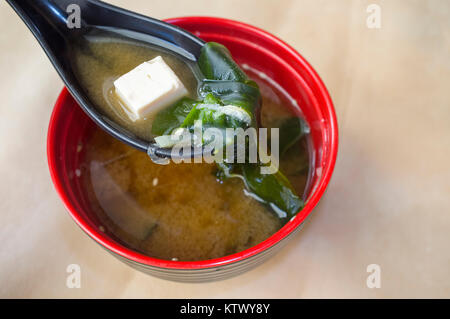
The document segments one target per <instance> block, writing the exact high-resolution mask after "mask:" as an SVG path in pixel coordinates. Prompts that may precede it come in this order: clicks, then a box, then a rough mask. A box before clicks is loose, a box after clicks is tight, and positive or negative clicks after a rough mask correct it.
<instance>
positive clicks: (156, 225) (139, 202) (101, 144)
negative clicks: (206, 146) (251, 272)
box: [74, 37, 309, 261]
mask: <svg viewBox="0 0 450 319" xmlns="http://www.w3.org/2000/svg"><path fill="white" fill-rule="evenodd" d="M88 44H89V45H88V49H89V53H88V54H86V52H82V51H83V50H80V51H78V52H77V51H76V52H75V55H74V57H75V60H74V61H75V64H76V65H77V68H78V70H79V77H80V80H81V81H82V83H84V84H85V87H86V91H87V93H88V95H89V96H90V98H91V99H92V101H94V103H95V104H96V105H97V106H98V107H99V108H100V109H101V110H102V111H103V112H105V113H106V114H107V115H108V116H110V117H111V118H112V119H113V120H115V121H117V122H118V123H119V124H121V125H124V126H126V127H127V128H128V129H129V130H130V131H133V132H135V133H136V134H137V135H138V136H140V137H142V138H145V139H149V138H152V136H151V133H150V128H151V119H144V120H142V121H138V122H132V121H131V120H130V119H129V117H128V116H127V114H126V110H125V109H124V108H123V107H122V106H121V105H120V104H117V100H116V99H114V98H112V88H113V81H114V80H115V79H116V78H117V77H119V76H120V75H122V74H124V73H126V72H128V71H129V70H131V69H132V68H134V67H136V66H137V65H139V64H140V63H142V62H144V61H148V60H150V59H152V58H154V57H155V56H156V55H161V56H163V58H164V59H165V60H166V62H167V63H168V64H169V65H170V66H171V67H172V68H173V69H174V71H175V72H176V73H177V75H178V76H179V77H180V79H181V80H182V81H183V83H184V84H185V85H186V87H187V88H188V89H189V92H190V95H191V96H192V97H194V98H195V97H196V94H197V93H196V87H197V84H198V77H196V75H195V74H196V70H195V66H193V65H192V64H190V62H188V61H185V60H183V59H180V58H179V57H176V56H174V55H171V54H169V53H167V52H163V51H161V50H159V51H158V50H155V48H150V47H148V46H145V45H143V44H140V43H129V42H124V41H122V40H120V39H118V38H116V37H114V38H111V39H103V38H95V37H91V39H90V40H89V41H88ZM84 50H85V49H84ZM92 53H94V54H92ZM100 57H101V60H102V61H103V62H100V60H99V58H100ZM248 74H249V76H250V77H252V78H253V79H254V80H255V81H256V82H257V83H258V84H259V86H260V90H261V95H262V98H263V103H262V108H261V125H262V126H263V127H268V128H270V127H279V124H280V123H281V122H282V121H283V120H284V119H286V118H289V117H292V116H293V112H292V110H291V108H290V107H291V106H292V105H289V103H291V100H290V99H289V98H288V97H286V95H285V94H283V92H280V91H279V90H278V89H277V88H276V87H274V86H272V85H270V83H269V82H267V81H265V80H264V79H263V78H260V77H258V75H257V73H255V74H252V73H251V72H250V71H249V72H248ZM82 148H83V152H82V153H81V154H83V156H82V159H81V160H82V161H81V165H80V172H78V173H79V174H77V175H79V177H80V181H81V183H82V186H83V187H84V189H85V191H86V199H87V200H88V201H89V206H91V207H93V210H94V214H96V216H97V217H98V220H99V222H100V225H99V227H100V230H102V231H105V232H107V233H109V234H110V235H112V236H113V237H115V238H118V239H119V240H120V241H121V242H122V243H123V244H124V245H126V246H127V247H129V248H131V249H133V250H135V251H138V252H141V253H143V254H146V255H148V256H152V257H156V258H160V259H166V260H179V261H195V260H205V259H212V258H218V257H223V256H226V255H229V254H233V253H236V252H239V251H242V250H245V249H247V248H250V247H252V246H254V245H256V244H258V243H260V242H262V241H263V240H265V239H267V238H268V237H270V236H271V235H272V234H274V233H275V232H276V231H277V230H279V229H280V227H281V226H282V224H281V222H280V220H279V218H278V217H277V215H276V214H275V213H274V212H273V211H272V210H271V209H270V208H269V207H268V206H265V205H263V204H261V203H260V202H258V201H257V200H256V199H254V197H252V196H250V195H248V192H247V191H246V190H245V187H244V183H243V182H242V180H240V179H234V178H233V179H227V180H225V181H223V182H219V181H218V179H217V178H216V175H215V172H216V170H217V168H216V165H215V164H206V163H202V164H198V163H196V164H193V163H192V164H189V163H184V164H174V163H170V164H169V165H158V164H155V163H153V162H152V161H151V160H150V159H149V157H148V155H147V154H145V153H143V152H140V151H137V150H135V149H133V148H132V147H130V146H128V145H126V144H124V143H121V142H120V141H118V140H116V139H114V138H113V137H111V136H109V135H108V134H106V133H104V132H103V131H101V130H100V129H97V128H96V129H95V130H94V132H93V133H92V136H91V137H90V138H89V140H88V141H87V142H86V143H85V145H83V146H82ZM307 149H308V148H307V138H302V140H300V142H298V143H297V145H295V146H294V147H292V148H291V149H290V150H289V151H288V154H285V156H283V157H282V159H281V163H280V169H281V170H282V171H283V172H284V173H285V175H286V177H287V178H288V179H289V180H290V182H291V183H292V185H293V187H294V188H295V191H296V192H297V194H299V195H300V196H301V195H302V194H304V192H305V185H306V181H307V176H308V169H309V164H308V163H309V158H308V152H307Z"/></svg>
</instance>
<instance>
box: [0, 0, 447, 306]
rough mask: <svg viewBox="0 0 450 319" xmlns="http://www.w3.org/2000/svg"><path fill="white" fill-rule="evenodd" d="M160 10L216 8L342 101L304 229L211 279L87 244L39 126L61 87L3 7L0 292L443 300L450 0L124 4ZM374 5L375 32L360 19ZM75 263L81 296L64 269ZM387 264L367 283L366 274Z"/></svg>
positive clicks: (166, 13) (211, 11) (156, 13)
mask: <svg viewBox="0 0 450 319" xmlns="http://www.w3.org/2000/svg"><path fill="white" fill-rule="evenodd" d="M110 2H111V3H113V4H116V5H119V6H122V7H126V8H128V9H130V10H133V11H138V12H141V13H143V14H146V15H149V16H153V17H156V18H168V17H175V16H188V15H209V16H220V17H226V18H231V19H235V20H240V21H243V22H247V23H250V24H253V25H256V26H258V27H261V28H263V29H265V30H267V31H269V32H271V33H273V34H275V35H277V36H278V37H280V38H281V39H283V40H285V41H287V42H288V43H289V44H291V45H292V46H293V47H294V48H296V49H297V50H298V51H299V52H300V53H301V54H302V55H303V56H304V57H306V59H307V60H308V61H309V62H310V63H311V64H312V65H313V67H314V68H315V69H316V70H317V71H318V73H319V74H320V75H321V77H322V79H323V80H324V82H325V84H326V85H327V87H328V89H329V91H330V93H331V96H332V98H333V100H334V103H335V107H336V112H337V115H338V121H339V129H340V148H339V154H338V160H337V164H336V168H335V173H334V176H333V178H332V181H331V183H330V186H329V188H328V190H327V192H326V194H325V196H324V198H323V200H322V201H321V202H320V204H319V205H318V207H317V208H316V209H315V211H314V212H313V216H312V217H311V218H310V219H309V220H308V222H307V224H306V225H305V227H304V228H303V230H302V231H301V232H300V234H298V235H297V236H296V237H295V238H294V239H293V240H292V241H291V242H290V243H289V244H288V245H287V247H285V249H284V250H283V251H282V252H280V253H279V254H278V255H276V256H275V257H274V258H273V259H271V260H270V261H269V262H267V263H265V264H264V265H262V266H260V267H258V268H256V269H255V270H252V271H250V272H248V273H246V274H244V275H241V276H239V277H236V278H233V279H229V280H226V281H221V282H215V283H208V284H180V283H173V282H167V281H163V280H160V279H156V278H152V277H149V276H147V275H145V274H142V273H139V272H137V271H135V270H133V269H131V268H129V267H128V266H126V265H124V264H122V263H121V262H120V261H118V260H116V259H115V258H114V257H112V256H111V255H110V254H108V253H107V252H106V251H105V250H103V249H102V248H100V247H99V246H98V245H97V244H96V243H94V242H93V241H92V240H91V239H89V238H88V237H87V236H86V235H85V234H84V233H83V232H82V231H81V230H80V229H79V228H78V227H77V226H76V225H75V223H74V222H73V221H72V220H71V218H70V217H69V215H68V213H67V212H66V211H65V209H64V207H63V205H62V202H61V201H60V200H59V198H58V196H57V194H56V192H55V190H54V189H53V185H52V183H51V180H50V176H49V172H48V168H47V162H46V153H45V148H46V131H47V125H48V121H49V117H50V114H51V111H52V106H53V104H54V102H55V100H56V98H57V96H58V94H59V92H60V90H61V88H62V82H61V80H60V79H59V78H58V76H57V74H56V72H55V71H54V70H53V68H52V67H51V65H50V62H49V61H48V60H47V58H46V57H45V55H44V53H43V51H41V49H40V47H39V46H38V44H37V42H36V41H35V40H34V38H33V36H32V35H31V33H29V31H28V30H27V29H26V27H25V25H24V24H23V23H22V22H21V21H20V20H19V18H18V17H17V16H16V15H15V14H14V13H13V11H12V9H11V8H9V6H8V5H7V4H6V3H5V1H1V2H0V29H1V30H2V32H0V45H1V49H2V50H0V96H1V97H2V99H1V101H2V104H1V105H0V145H1V151H0V212H1V214H0V242H1V249H0V297H33V298H37V297H44V298H45V297H57V298H64V297H69V298H78V297H87V298H94V297H123V298H126V297H138V298H201V297H212V298H227V297H236V298H259V297H261V298H311V297H312V298H314V297H339V298H342V297H344V298H345V297H355V298H360V297H369V298H372V297H387V298H390V297H450V249H449V244H450V169H449V164H450V160H449V158H450V93H449V92H450V91H449V90H450V59H449V53H450V2H449V1H446V0H443V1H438V0H434V1H419V0H416V1H406V0H397V1H375V0H374V1H357V0H355V1H333V0H327V1H324V0H321V1H317V0H310V1H299V0H283V1H281V0H277V1H272V0H251V1H250V0H227V1H199V0H191V1H184V0H178V1H172V0H168V1H146V0H135V1H130V0H128V1H125V0H115V1H110ZM370 3H377V4H379V5H380V6H381V10H382V11H381V13H382V15H381V18H382V20H381V21H382V24H381V28H380V29H369V28H367V26H366V19H367V16H368V13H367V12H366V8H367V6H368V5H369V4H370ZM69 264H79V265H80V266H81V271H82V273H81V274H82V277H81V280H82V281H81V283H82V286H81V288H80V289H69V288H67V287H66V277H67V273H66V267H67V265H69ZM369 264H378V265H380V267H381V288H379V289H369V288H368V287H367V286H366V278H367V276H368V275H369V274H368V273H367V271H366V267H367V266H368V265H369Z"/></svg>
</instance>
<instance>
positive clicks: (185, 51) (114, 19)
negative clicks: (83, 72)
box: [6, 0, 211, 162]
mask: <svg viewBox="0 0 450 319" xmlns="http://www.w3.org/2000/svg"><path fill="white" fill-rule="evenodd" d="M6 1H7V2H8V3H9V4H10V5H11V7H12V8H13V9H14V10H15V11H16V13H17V14H18V15H19V16H20V17H21V18H22V20H23V21H24V22H25V24H26V25H27V26H28V28H29V29H30V30H31V32H32V33H33V34H34V36H35V37H36V39H37V40H38V42H39V43H40V45H41V46H42V48H43V49H44V51H45V53H46V54H47V56H48V58H49V59H50V61H51V62H52V64H53V66H54V67H55V69H56V71H57V72H58V74H59V75H60V77H61V78H62V80H63V81H64V84H65V85H66V87H67V89H68V90H69V92H70V93H71V94H72V96H73V97H74V98H75V100H76V101H77V102H78V104H79V105H80V106H81V108H82V109H83V110H84V111H85V112H86V114H88V115H89V117H90V118H91V119H92V120H93V121H94V122H95V123H96V124H97V125H99V126H100V127H101V128H102V129H104V130H105V131H106V132H108V133H109V134H111V135H112V136H113V137H115V138H117V139H119V140H121V141H122V142H125V143H127V144H128V145H131V146H133V147H135V148H137V149H138V150H140V151H144V152H147V153H148V154H149V155H150V157H151V158H152V160H154V161H159V160H160V159H161V161H160V162H164V159H168V158H172V157H173V156H172V154H171V153H172V152H171V151H172V150H171V149H166V148H160V147H158V146H157V144H155V143H152V142H149V141H145V140H142V139H140V138H138V137H137V136H136V135H135V134H133V133H132V132H130V131H128V130H126V129H125V128H123V127H121V126H119V125H118V124H116V123H115V122H113V121H112V120H111V119H109V118H108V117H107V116H105V115H104V114H102V113H101V112H99V111H98V110H97V109H96V108H95V107H94V105H93V104H92V103H91V102H90V100H89V98H88V97H87V96H86V94H85V93H84V91H83V89H82V86H81V85H80V83H79V82H78V80H77V78H76V76H75V73H74V70H73V69H72V63H70V61H69V54H68V51H69V49H70V48H69V46H70V44H73V43H74V42H76V41H77V40H79V39H80V38H81V37H82V35H83V34H85V33H86V32H88V31H91V30H92V29H98V30H100V32H101V30H102V29H101V27H110V28H111V27H112V28H117V29H123V30H129V31H134V32H136V33H137V34H145V35H148V37H145V41H146V42H149V43H152V44H155V45H158V46H161V45H162V44H163V45H164V47H165V48H166V49H172V50H174V51H176V53H177V54H182V55H183V56H185V57H187V58H189V59H191V60H194V61H196V60H197V58H198V57H199V55H200V50H201V48H202V47H203V45H204V43H205V42H204V41H203V40H201V39H199V38H197V37H196V36H194V35H193V34H191V33H189V32H187V31H185V30H183V29H181V28H178V27H176V26H174V25H171V24H168V23H165V22H163V21H160V20H156V19H153V18H149V17H146V16H143V15H140V14H137V13H134V12H130V11H127V10H124V9H121V8H118V7H115V6H112V5H109V4H106V3H104V2H101V1H96V0H6ZM74 5H75V6H74ZM69 6H70V7H69ZM76 6H77V7H76ZM74 8H75V9H74ZM78 8H79V13H80V16H81V19H80V25H76V24H74V22H76V20H72V19H68V18H69V13H72V12H74V13H75V12H76V11H75V10H78ZM72 10H73V11H72ZM68 20H70V21H68ZM130 34H131V33H130ZM140 40H142V39H140ZM203 151H205V152H206V150H201V151H198V150H194V149H193V150H192V151H191V152H189V154H182V152H180V154H176V155H175V156H176V157H185V158H186V157H198V156H202V155H204V154H203ZM210 152H211V150H209V151H208V154H209V153H210ZM205 154H206V153H205Z"/></svg>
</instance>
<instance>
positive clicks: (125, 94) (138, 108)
mask: <svg viewBox="0 0 450 319" xmlns="http://www.w3.org/2000/svg"><path fill="white" fill-rule="evenodd" d="M114 88H115V91H116V94H117V95H118V96H119V98H120V99H121V100H122V102H123V103H124V104H125V106H126V107H127V108H128V109H129V111H131V112H132V113H133V114H134V115H135V116H136V118H132V120H137V119H140V118H144V117H147V116H149V115H152V114H155V113H157V112H158V111H160V110H161V109H163V108H164V107H166V106H170V105H171V104H172V103H174V102H176V101H177V100H179V99H180V98H182V97H183V96H185V95H187V93H188V92H187V90H186V88H185V87H184V85H183V83H182V82H181V81H180V79H179V78H178V77H177V75H176V74H175V73H174V72H173V71H172V69H171V68H170V67H169V66H168V65H167V64H166V62H164V60H163V58H162V57H160V56H158V57H156V58H154V59H153V60H150V61H148V62H144V63H142V64H141V65H138V66H137V67H136V68H134V69H133V70H131V71H130V72H128V73H126V74H124V75H122V76H121V77H120V78H118V79H117V80H116V81H114Z"/></svg>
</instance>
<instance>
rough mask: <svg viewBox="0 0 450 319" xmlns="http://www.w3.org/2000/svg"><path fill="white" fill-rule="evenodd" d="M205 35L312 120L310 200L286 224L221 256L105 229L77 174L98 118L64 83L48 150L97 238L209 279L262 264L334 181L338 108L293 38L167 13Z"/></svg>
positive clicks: (172, 274)
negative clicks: (135, 244)
mask: <svg viewBox="0 0 450 319" xmlns="http://www.w3.org/2000/svg"><path fill="white" fill-rule="evenodd" d="M167 22H169V23H173V24H175V25H177V26H179V27H181V28H184V29H186V30H188V31H190V32H192V33H194V34H196V35H197V36H199V37H200V38H202V39H203V40H205V41H215V42H219V43H222V44H224V45H225V46H226V47H227V48H228V49H229V50H230V51H231V53H232V55H233V57H234V58H235V60H236V61H237V62H238V63H240V64H244V63H245V64H247V65H248V66H250V67H251V68H253V69H256V70H258V71H261V72H264V73H265V74H267V75H268V76H269V77H270V78H272V79H273V80H274V81H275V82H277V83H278V84H280V86H281V87H282V88H283V89H284V90H285V91H287V92H288V93H289V94H290V95H291V96H292V97H293V98H294V99H295V100H296V101H297V104H298V105H299V106H300V107H299V109H298V110H297V111H299V112H300V111H301V112H302V113H303V115H304V117H305V119H306V120H307V122H308V123H309V125H310V127H311V141H312V145H313V150H312V154H311V155H312V156H311V161H312V164H313V165H314V166H313V167H315V169H314V170H313V171H312V172H311V174H310V179H309V187H308V190H309V191H308V194H307V201H306V206H305V207H304V208H303V209H302V210H301V211H300V212H299V213H298V214H297V215H296V216H295V217H294V218H293V219H292V220H291V221H290V222H288V223H287V224H286V225H285V226H284V227H283V228H281V229H280V230H279V231H278V232H276V233H275V234H274V235H272V236H271V237H270V238H268V239H267V240H265V241H263V242H261V243H260V244H258V245H256V246H254V247H252V248H249V249H247V250H244V251H241V252H239V253H236V254H233V255H229V256H225V257H222V258H217V259H210V260H202V261H195V262H180V261H170V260H161V259H156V258H152V257H149V256H146V255H143V254H141V253H138V252H136V251H134V250H132V249H130V248H128V247H126V246H125V245H124V244H123V243H121V242H120V241H119V240H118V239H116V238H113V237H111V236H109V235H108V234H106V233H104V232H102V231H100V229H99V222H98V221H97V219H96V217H95V215H94V214H93V213H92V211H91V209H90V207H89V205H88V203H87V202H86V201H85V200H83V198H84V197H83V187H82V186H81V183H80V182H79V180H78V179H77V178H76V177H74V175H75V174H74V172H75V170H76V169H77V167H78V164H79V161H80V158H79V157H80V156H79V155H78V153H77V146H78V143H80V142H83V141H84V140H85V139H86V137H87V134H88V132H89V131H90V130H91V129H94V128H95V124H94V123H93V122H92V121H91V120H90V119H89V118H88V116H87V115H86V114H84V112H83V111H82V110H81V108H79V107H78V105H77V104H76V102H75V101H74V100H73V98H72V97H71V95H70V94H69V93H68V91H67V90H66V89H63V91H62V92H61V94H60V96H59V98H58V100H57V102H56V105H55V108H54V110H53V114H52V117H51V119H50V125H49V129H48V140H47V155H48V164H49V168H50V173H51V177H52V180H53V183H54V185H55V188H56V190H57V192H58V193H59V195H60V197H61V199H62V200H63V202H64V204H65V206H66V208H67V210H68V211H69V213H70V215H71V216H72V218H73V219H74V220H75V221H76V223H77V224H78V225H79V226H80V227H81V228H82V229H83V230H84V231H85V232H86V233H87V234H88V235H89V236H90V237H91V238H93V239H94V240H95V241H96V242H97V243H99V244H100V245H101V246H103V247H104V248H106V249H107V250H108V251H110V252H111V253H112V254H113V255H115V256H116V257H118V258H119V259H121V260H122V261H124V262H126V263H128V264H130V265H131V266H133V267H135V268H136V269H139V270H141V271H144V272H146V273H149V274H151V275H154V276H157V277H160V278H165V279H169V280H176V281H191V282H194V281H211V280H217V279H223V278H227V277H230V276H234V275H237V274H239V273H242V272H244V271H246V270H249V269H251V268H253V267H255V266H256V265H258V264H260V263H262V262H263V261H265V260H266V259H268V258H269V257H270V256H271V255H273V254H274V253H275V252H276V251H278V250H279V249H280V248H281V247H282V246H283V244H285V243H286V242H287V239H288V238H291V237H292V235H293V234H294V233H295V232H296V231H298V230H299V229H300V228H301V227H300V226H301V225H302V223H303V222H304V221H305V219H306V217H307V216H308V215H309V214H310V213H311V211H312V210H313V208H314V207H315V206H316V205H317V203H318V201H319V200H320V198H321V197H322V195H323V193H324V192H325V189H326V187H327V185H328V183H329V181H330V178H331V175H332V172H333V168H334V164H335V161H336V155H337V148H338V131H337V121H336V115H335V112H334V108H333V103H332V101H331V99H330V96H329V94H328V92H327V89H326V88H325V85H324V84H323V83H322V81H321V79H320V78H319V76H318V75H317V73H316V72H315V71H314V70H313V68H312V67H311V66H310V65H309V64H308V62H306V60H305V59H304V58H303V57H302V56H301V55H300V54H299V53H298V52H296V51H295V50H294V49H293V48H292V47H290V46H289V45H288V44H286V43H284V42H283V41H281V40H280V39H278V38H276V37H275V36H273V35H271V34H269V33H267V32H265V31H263V30H261V29H258V28H256V27H253V26H250V25H247V24H244V23H241V22H236V21H231V20H226V19H220V18H210V17H183V18H175V19H169V20H167Z"/></svg>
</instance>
